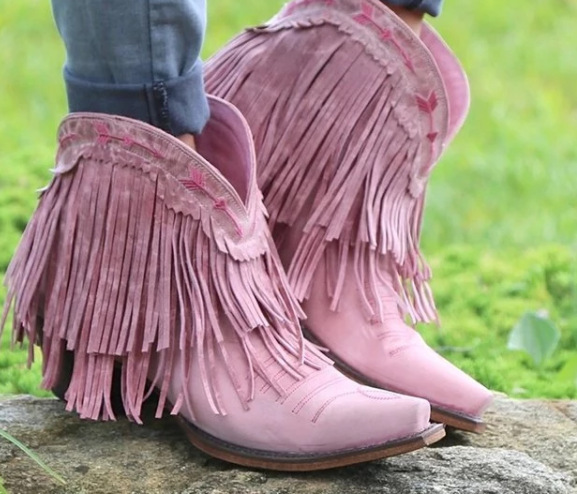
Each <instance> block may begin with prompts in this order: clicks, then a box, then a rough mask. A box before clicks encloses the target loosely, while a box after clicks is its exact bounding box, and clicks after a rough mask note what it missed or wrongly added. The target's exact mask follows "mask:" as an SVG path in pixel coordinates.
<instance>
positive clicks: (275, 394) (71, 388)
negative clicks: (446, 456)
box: [5, 98, 444, 471]
mask: <svg viewBox="0 0 577 494" xmlns="http://www.w3.org/2000/svg"><path fill="white" fill-rule="evenodd" d="M210 104H211V114H212V116H211V120H210V121H209V123H208V125H207V127H206V129H205V130H204V132H203V133H202V134H201V135H200V136H198V138H197V139H196V143H197V149H198V153H197V152H195V151H193V150H192V149H190V148H188V147H187V146H185V145H183V144H182V143H181V142H180V141H178V140H177V139H175V138H173V137H171V136H170V135H167V134H165V133H164V132H162V131H160V130H158V129H156V128H154V127H151V126H149V125H147V124H143V123H141V122H138V121H134V120H130V119H127V118H123V117H114V116H107V115H100V114H73V115H71V116H69V117H68V118H66V119H65V120H64V122H63V123H62V125H61V127H60V131H59V142H60V147H59V151H58V155H57V159H56V168H55V170H54V173H55V177H54V179H53V181H52V183H51V184H50V186H49V187H48V188H47V189H45V190H44V192H43V193H42V197H41V199H40V203H39V206H38V209H37V210H36V212H35V213H34V215H33V217H32V219H31V221H30V223H29V225H28V227H27V229H26V232H25V233H24V236H23V238H22V241H21V244H20V246H19V248H18V251H17V252H16V255H15V257H14V259H13V261H12V263H11V265H10V267H9V270H8V273H7V276H6V282H7V285H8V306H7V310H6V312H5V316H6V313H7V311H8V308H9V307H10V305H11V304H13V305H14V336H15V339H16V340H18V341H22V340H23V339H24V338H25V337H26V338H28V340H29V341H30V342H31V343H34V342H37V341H39V340H41V341H40V342H41V346H42V352H43V357H44V362H43V376H44V380H43V386H44V387H46V388H47V389H55V390H59V391H60V392H61V393H63V394H64V396H63V397H64V398H65V400H66V402H67V409H68V410H71V411H72V410H74V411H76V412H78V413H79V414H80V416H81V417H83V418H89V419H95V420H97V419H104V420H106V419H113V418H114V413H115V412H114V409H113V404H112V402H113V400H114V399H115V398H118V397H114V396H113V392H112V389H113V384H114V375H117V376H119V377H120V383H119V384H118V385H116V389H117V392H118V393H120V397H119V398H120V401H121V404H122V405H121V406H122V408H123V410H124V412H125V413H126V414H127V416H128V417H129V418H131V419H132V420H134V421H136V422H140V412H141V406H142V403H143V401H144V400H145V399H146V397H147V396H148V395H149V394H150V393H152V392H154V393H155V394H156V395H157V399H158V409H157V416H161V415H162V413H163V411H164V410H168V411H169V413H171V414H173V415H177V416H178V422H179V424H180V425H181V426H182V428H183V429H184V431H185V433H186V435H187V436H188V438H189V440H190V442H191V443H192V444H194V445H195V446H197V447H198V448H199V449H201V450H203V451H205V452H206V453H208V454H210V455H212V456H215V457H217V458H221V459H223V460H227V461H230V462H233V463H237V464H241V465H247V466H252V467H258V468H270V469H277V470H300V471H305V470H317V469H324V468H332V467H337V466H342V465H349V464H353V463H359V462H364V461H368V460H373V459H376V458H383V457H386V456H391V455H395V454H399V453H403V452H407V451H412V450H414V449H417V448H420V447H423V446H425V445H427V444H430V443H432V442H434V441H437V440H439V439H440V438H442V437H443V436H444V430H443V428H442V426H431V425H430V424H429V417H430V410H429V404H428V403H427V402H426V401H425V400H422V399H418V398H411V397H405V396H400V395H397V394H394V393H389V392H386V391H382V390H379V389H372V388H369V387H367V386H363V385H360V384H358V383H356V382H354V381H352V380H350V379H348V378H347V377H345V376H343V375H342V374H341V373H340V372H338V371H337V370H336V369H335V368H334V367H333V366H332V365H331V362H330V361H329V360H328V359H327V358H326V357H325V356H324V355H322V354H321V353H320V352H319V351H318V350H317V349H316V348H315V347H313V346H312V345H311V344H310V343H308V342H307V341H306V340H304V339H303V337H302V333H301V329H300V325H299V321H298V316H299V315H300V314H301V310H300V308H299V306H298V304H297V302H296V301H295V299H294V297H293V296H292V294H291V291H290V289H289V287H288V281H287V279H286V277H285V275H284V272H283V270H282V267H281V265H280V261H279V260H278V257H277V254H276V251H275V248H274V244H273V243H272V240H271V237H270V233H269V231H268V227H267V224H266V220H265V217H264V207H263V204H262V195H261V193H260V191H259V189H258V187H257V185H256V170H255V157H254V149H253V145H252V137H251V134H250V131H249V130H248V126H247V124H246V122H245V120H244V119H243V117H242V116H241V114H240V113H239V112H238V110H236V109H235V108H234V107H233V106H232V105H230V104H228V103H226V102H224V101H222V100H219V99H217V98H210Z"/></svg>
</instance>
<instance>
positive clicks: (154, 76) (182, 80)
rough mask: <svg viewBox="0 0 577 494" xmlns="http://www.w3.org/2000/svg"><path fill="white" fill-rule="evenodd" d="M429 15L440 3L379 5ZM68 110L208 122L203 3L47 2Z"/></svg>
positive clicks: (175, 122) (192, 128)
mask: <svg viewBox="0 0 577 494" xmlns="http://www.w3.org/2000/svg"><path fill="white" fill-rule="evenodd" d="M387 1H388V3H390V4H394V5H401V6H405V7H409V8H419V9H422V10H424V11H425V12H428V13H430V14H431V15H437V14H438V13H439V11H440V6H441V3H442V0H387ZM52 9H53V12H54V19H55V21H56V25H57V27H58V30H59V32H60V35H61V36H62V39H63V40H64V44H65V46H66V65H65V67H64V80H65V83H66V92H67V96H68V106H69V109H70V111H72V112H75V111H90V112H98V113H108V114H114V115H124V116H127V117H131V118H134V119H137V120H142V121H144V122H148V123H150V124H152V125H155V126H156V127H159V128H161V129H162V130H164V131H166V132H169V133H171V134H173V135H180V134H185V133H192V134H196V133H199V132H200V131H201V130H202V128H203V126H204V124H205V123H206V121H207V120H208V117H209V111H208V104H207V100H206V95H205V93H204V85H203V79H202V61H201V60H200V58H199V54H200V49H201V47H202V42H203V39H204V32H205V28H206V5H205V0H52Z"/></svg>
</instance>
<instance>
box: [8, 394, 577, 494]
mask: <svg viewBox="0 0 577 494" xmlns="http://www.w3.org/2000/svg"><path fill="white" fill-rule="evenodd" d="M487 420H488V422H489V424H490V425H489V427H488V430H487V432H486V433H485V434H484V435H482V436H474V435H469V434H461V433H452V434H450V436H449V437H448V438H447V439H445V440H444V441H443V442H442V443H441V444H440V446H438V447H433V448H429V449H427V450H421V451H417V452H415V453H411V454H408V455H403V456H399V457H395V458H391V459H388V460H384V461H378V462H373V463H369V464H365V465H360V466H355V467H349V468H343V469H340V470H333V471H329V472H320V473H314V474H282V473H274V472H260V471H251V470H247V469H243V468H236V467H234V466H230V465H228V464H226V463H224V462H221V461H218V460H214V459H211V458H209V457H207V456H205V455H204V454H202V453H200V452H199V451H197V450H196V449H195V448H194V447H192V446H191V445H189V444H188V443H187V442H186V440H185V439H184V438H183V435H182V434H181V433H180V432H179V430H178V429H177V427H176V426H175V425H174V424H173V423H172V421H171V420H170V419H166V420H161V421H155V420H152V419H150V420H148V421H147V424H148V425H145V426H137V425H135V424H131V423H129V422H127V421H126V420H119V421H118V422H112V423H94V422H87V421H81V420H79V419H78V418H77V417H76V416H75V415H73V414H69V413H66V412H65V411H64V407H63V405H62V403H60V402H58V401H56V400H51V399H44V400H43V399H36V398H32V397H27V396H19V397H10V398H6V397H5V398H3V399H0V428H2V429H4V430H6V431H8V432H10V433H11V434H12V435H14V436H15V437H17V438H19V439H20V440H21V441H22V442H24V443H25V444H27V445H28V446H30V447H31V448H33V450H34V451H35V452H36V453H38V454H39V455H40V456H41V457H42V458H43V459H44V460H45V461H46V462H47V463H48V464H49V465H50V466H51V467H52V468H54V469H55V470H56V471H58V472H59V473H60V474H61V475H62V476H64V478H66V479H67V482H68V483H67V485H66V486H65V487H63V486H60V485H58V484H56V483H55V482H53V481H52V480H51V479H50V478H48V477H47V476H46V475H45V474H44V473H43V472H42V471H41V470H39V469H38V468H37V467H36V466H35V465H34V464H33V462H32V461H31V460H29V459H28V458H27V457H26V456H25V455H23V454H21V453H20V452H19V450H17V449H16V448H14V447H12V446H11V445H10V444H9V443H7V442H6V441H3V440H1V439H0V476H1V477H3V478H4V483H5V488H6V489H7V490H8V492H9V493H10V494H68V493H74V494H77V493H88V494H117V493H118V494H123V493H135V494H136V493H138V494H140V493H147V494H149V493H175V494H176V493H178V494H200V493H202V494H249V493H250V494H253V493H254V494H261V493H262V494H264V493H274V494H337V493H339V494H340V493H342V494H361V493H362V494H372V493H379V494H430V493H441V494H481V493H483V494H489V493H491V494H524V493H526V494H561V493H563V494H565V493H569V494H574V493H577V402H568V401H564V402H561V401H559V402H544V401H520V400H512V399H509V398H505V397H499V398H498V399H497V401H496V403H495V405H494V407H493V409H492V410H491V411H490V412H489V413H488V415H487Z"/></svg>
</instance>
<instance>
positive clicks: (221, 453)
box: [52, 352, 446, 472]
mask: <svg viewBox="0 0 577 494" xmlns="http://www.w3.org/2000/svg"><path fill="white" fill-rule="evenodd" d="M73 362H74V355H73V354H72V353H71V352H66V354H65V356H64V359H63V365H62V371H64V372H61V378H60V380H59V382H58V383H57V385H56V386H54V388H52V392H53V393H54V394H55V395H56V396H57V397H58V398H59V399H60V400H62V401H66V400H65V398H64V394H65V392H66V389H67V388H68V384H69V380H70V375H71V373H72V366H73ZM120 389H121V387H120V373H119V372H118V371H117V370H115V375H114V377H113V387H112V396H111V402H112V408H113V411H114V413H115V414H116V416H117V417H122V416H124V415H125V414H124V411H123V406H122V398H121V395H120ZM151 399H152V400H154V399H155V398H154V394H153V396H152V397H151ZM171 408H172V405H171V404H170V403H168V404H167V407H166V409H167V412H168V413H169V412H170V409H171ZM174 418H175V420H176V423H177V424H178V426H179V427H180V429H181V430H182V431H183V432H184V433H185V435H186V438H187V439H188V441H189V442H190V443H191V444H192V445H193V446H194V447H196V448H197V449H199V450H200V451H202V452H203V453H206V454H207V455H209V456H212V457H214V458H218V459H220V460H224V461H227V462H229V463H234V464H236V465H241V466H245V467H251V468H259V469H265V470H276V471H284V472H312V471H315V470H328V469H331V468H338V467H343V466H347V465H354V464H357V463H365V462H368V461H373V460H379V459H382V458H388V457H391V456H397V455H400V454H404V453H409V452H411V451H415V450H418V449H421V448H424V447H426V446H429V445H431V444H433V443H436V442H437V441H440V440H441V439H443V438H444V437H445V435H446V432H445V428H444V426H443V424H432V425H431V426H430V427H428V428H427V429H425V430H424V431H422V432H420V433H419V434H415V435H413V436H409V437H405V438H401V439H397V440H395V441H390V442H386V443H382V444H377V445H373V446H368V447H365V448H356V449H348V450H341V451H332V452H327V453H321V454H299V453H294V454H291V453H288V454H287V453H279V452H275V451H265V450H258V449H252V448H245V447H243V446H239V445H236V444H233V443H229V442H226V441H223V440H222V439H219V438H217V437H214V436H212V435H211V434H208V433H207V432H205V431H203V430H202V429H199V428H198V427H197V426H195V425H194V424H192V423H190V422H189V421H188V420H186V419H185V418H184V417H182V416H181V415H177V416H175V417H174Z"/></svg>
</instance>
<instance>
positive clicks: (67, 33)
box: [52, 0, 209, 135]
mask: <svg viewBox="0 0 577 494" xmlns="http://www.w3.org/2000/svg"><path fill="white" fill-rule="evenodd" d="M52 9H53V13H54V19H55V21H56V25H57V27H58V30H59V32H60V35H61V36H62V39H63V40H64V44H65V46H66V65H65V67H64V80H65V83H66V92H67V96H68V106H69V109H70V111H72V112H76V111H89V112H99V113H108V114H114V115H123V116H127V117H131V118H135V119H138V120H142V121H144V122H148V123H151V124H152V125H155V126H157V127H159V128H161V129H163V130H165V131H167V132H170V133H172V134H174V135H180V134H184V133H187V132H189V133H199V132H200V131H201V130H202V128H203V126H204V124H205V123H206V121H207V120H208V116H209V110H208V103H207V100H206V95H205V93H204V84H203V78H202V62H201V60H200V58H199V54H200V49H201V46H202V42H203V38H204V31H205V28H206V6H205V0H52Z"/></svg>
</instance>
